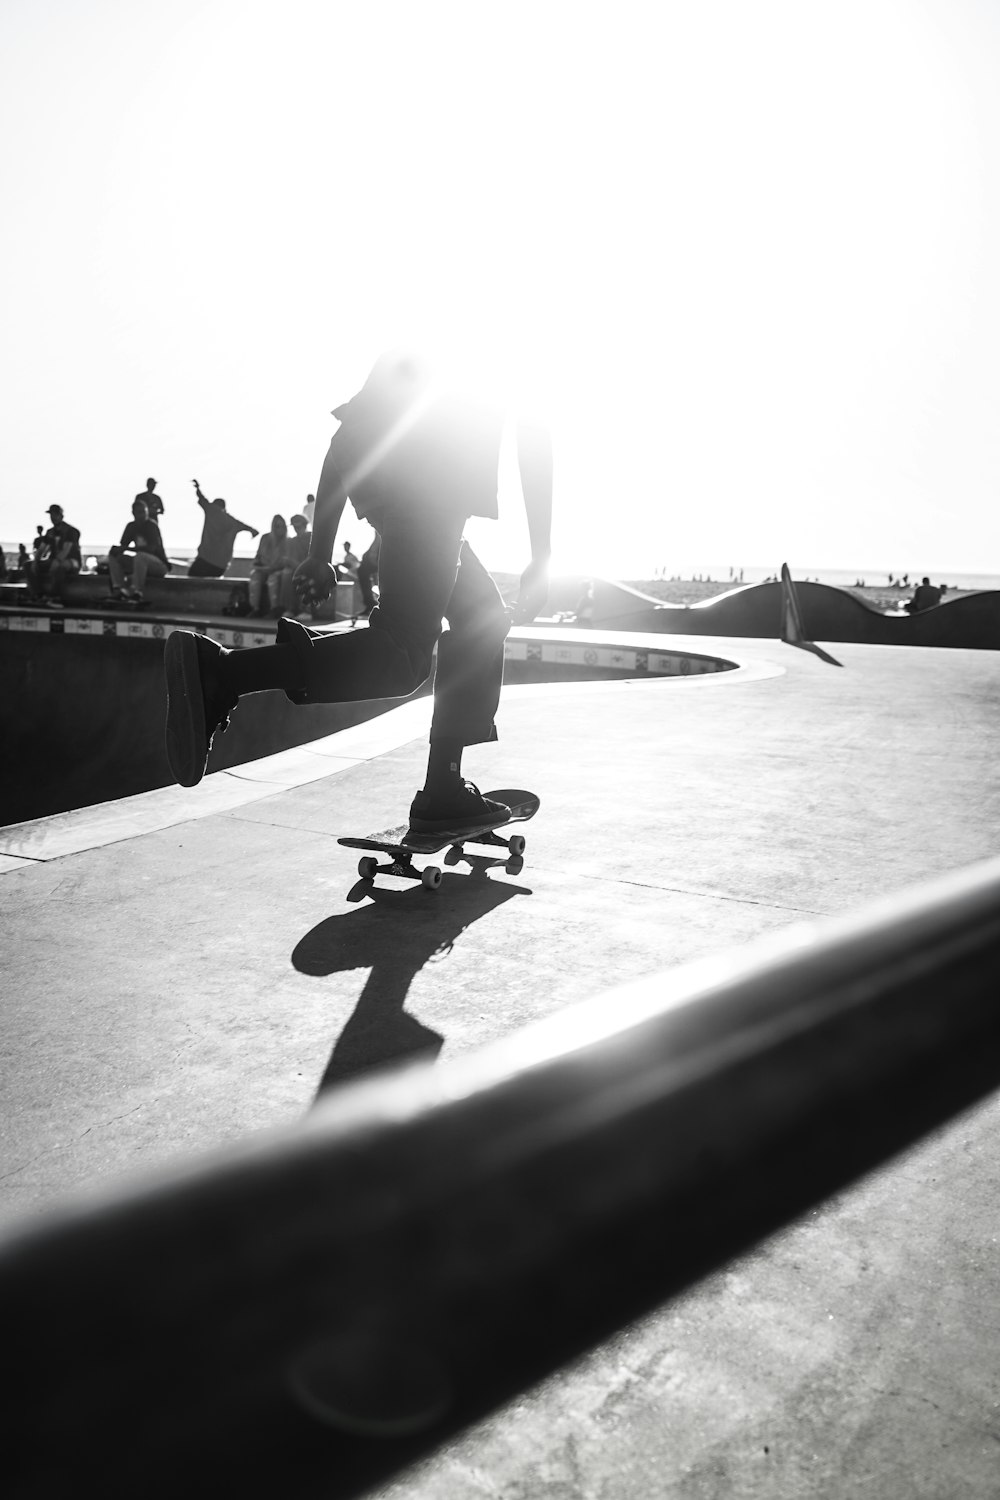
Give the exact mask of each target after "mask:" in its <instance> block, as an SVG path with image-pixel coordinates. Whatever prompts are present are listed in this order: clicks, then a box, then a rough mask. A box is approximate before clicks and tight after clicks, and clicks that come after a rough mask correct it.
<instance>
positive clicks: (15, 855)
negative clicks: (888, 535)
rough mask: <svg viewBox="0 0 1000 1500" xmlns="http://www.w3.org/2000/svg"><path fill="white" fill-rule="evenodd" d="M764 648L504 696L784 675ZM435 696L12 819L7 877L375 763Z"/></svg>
mask: <svg viewBox="0 0 1000 1500" xmlns="http://www.w3.org/2000/svg"><path fill="white" fill-rule="evenodd" d="M511 639H513V640H516V641H524V642H530V643H535V642H538V643H542V644H549V645H557V646H558V647H559V648H564V647H565V646H581V647H583V648H584V649H586V650H593V649H600V648H601V647H608V648H620V649H624V650H632V651H635V650H640V651H644V650H650V651H653V652H656V653H662V652H663V640H662V637H657V636H649V635H646V634H643V633H640V632H635V631H629V632H626V631H607V630H600V629H597V630H560V631H559V632H558V634H555V635H554V634H553V632H552V631H551V630H545V629H542V628H539V627H533V626H527V627H523V628H519V629H518V630H516V631H512V632H511ZM751 645H753V646H756V647H760V646H766V647H768V648H773V649H774V650H775V652H777V651H778V650H780V649H781V648H780V643H779V642H776V641H766V642H765V641H757V642H750V641H748V640H746V639H743V640H740V639H733V640H727V639H724V638H722V637H716V636H713V637H706V638H704V639H703V640H702V639H699V638H698V637H691V636H688V637H686V638H685V642H684V647H683V649H682V650H672V651H671V652H670V653H668V654H671V655H684V656H689V657H690V656H697V657H701V658H706V659H711V660H713V661H715V662H720V661H721V662H724V663H726V666H725V668H724V669H722V670H711V671H705V672H701V673H697V674H694V675H691V676H680V675H666V674H650V675H648V676H645V675H642V676H636V677H627V678H620V679H618V680H616V681H598V682H588V681H586V680H585V679H584V680H581V681H579V682H539V683H522V684H512V685H510V686H508V687H505V688H504V690H503V697H504V699H506V700H508V701H509V700H510V699H513V698H520V697H523V696H525V695H532V694H537V693H539V692H542V691H548V692H550V693H554V694H558V695H560V696H561V695H564V694H568V693H580V692H586V693H587V694H594V693H618V692H623V691H625V692H635V691H649V690H651V689H652V690H659V691H664V690H666V691H669V692H685V691H692V690H695V691H705V690H706V689H707V688H715V689H717V688H719V687H720V686H722V685H723V684H735V683H749V682H758V681H763V680H765V679H766V678H770V677H779V676H782V675H783V674H784V671H785V669H784V667H782V666H781V665H779V664H778V662H776V661H772V660H770V659H769V658H758V659H752V658H751V659H748V658H747V656H746V651H747V647H748V646H751ZM431 708H432V700H431V698H430V697H427V696H425V697H422V698H414V699H408V700H406V701H405V702H403V703H400V704H399V705H398V707H396V708H392V709H389V710H388V711H387V712H386V713H384V714H380V715H379V716H378V717H377V718H375V719H369V720H366V722H365V723H363V724H357V725H355V726H353V727H352V728H350V729H341V730H339V731H337V732H336V733H335V734H329V735H325V736H324V737H323V738H321V739H318V740H314V741H312V742H311V743H310V744H308V745H299V746H297V747H295V748H294V749H291V750H282V751H279V752H278V753H277V754H275V755H267V756H263V757H262V758H261V759H259V760H253V761H247V762H245V763H244V764H243V765H240V766H233V767H232V768H231V769H229V770H225V771H216V772H214V773H213V774H212V775H210V776H206V777H205V779H204V781H202V782H201V783H200V784H199V785H198V786H197V787H181V786H169V787H158V788H156V789H154V790H153V791H149V792H140V793H138V794H137V795H136V796H134V797H121V798H117V799H115V800H113V801H110V802H98V803H95V804H94V805H93V806H91V807H81V808H77V809H75V810H74V811H72V812H66V813H56V814H54V815H53V816H52V817H49V818H37V819H35V820H33V821H31V822H27V823H12V824H11V825H10V826H9V827H7V828H0V875H4V874H7V873H10V872H13V871H14V870H18V869H23V868H24V867H25V866H29V865H35V864H39V863H47V862H48V861H50V860H54V859H61V858H63V857H64V856H66V855H70V854H82V853H84V852H85V851H86V850H88V849H98V848H102V847H104V846H105V845H108V844H115V843H120V842H122V841H124V840H126V839H132V838H139V837H141V836H142V835H143V834H147V833H156V832H159V831H161V830H162V829H165V828H172V827H175V826H177V825H178V824H180V823H188V822H192V821H194V820H195V819H199V818H207V817H212V816H213V815H214V814H216V813H222V812H231V811H232V810H233V809H235V808H238V807H243V806H246V805H248V804H249V803H251V802H257V801H260V800H261V799H262V798H264V797H270V796H273V795H274V794H275V793H276V792H281V791H288V790H290V789H291V788H293V787H296V786H305V785H307V784H308V783H309V782H311V781H320V780H322V779H323V778H324V777H328V776H336V775H339V774H341V773H342V772H344V771H347V770H350V769H351V768H352V767H353V766H356V765H359V764H361V763H362V762H364V761H367V760H376V759H377V758H378V757H379V756H380V755H385V754H387V753H389V752H390V751H392V750H396V749H398V748H399V747H400V746H402V745H406V744H409V743H410V742H411V741H412V740H415V739H417V738H419V737H421V736H424V735H427V734H428V733H429V731H430V721H431Z"/></svg>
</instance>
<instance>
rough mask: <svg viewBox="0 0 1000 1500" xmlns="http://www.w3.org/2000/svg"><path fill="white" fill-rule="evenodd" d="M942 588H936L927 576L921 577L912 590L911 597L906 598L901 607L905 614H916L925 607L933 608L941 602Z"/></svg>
mask: <svg viewBox="0 0 1000 1500" xmlns="http://www.w3.org/2000/svg"><path fill="white" fill-rule="evenodd" d="M943 592H944V590H943V589H939V588H937V587H936V586H935V585H934V584H933V583H931V581H930V579H929V578H921V580H920V582H919V583H918V584H917V586H916V588H915V589H914V591H913V598H912V599H907V601H906V603H905V604H904V605H903V608H904V609H905V610H906V612H907V614H910V615H917V614H920V613H921V611H923V610H925V609H933V608H934V606H935V604H940V603H941V595H942V593H943Z"/></svg>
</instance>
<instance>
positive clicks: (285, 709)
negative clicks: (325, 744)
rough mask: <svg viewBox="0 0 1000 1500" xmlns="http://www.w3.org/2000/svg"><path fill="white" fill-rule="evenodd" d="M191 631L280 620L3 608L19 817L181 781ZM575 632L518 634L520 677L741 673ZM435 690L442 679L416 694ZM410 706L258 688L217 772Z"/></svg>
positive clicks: (231, 631) (242, 643)
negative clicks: (175, 775) (176, 753)
mask: <svg viewBox="0 0 1000 1500" xmlns="http://www.w3.org/2000/svg"><path fill="white" fill-rule="evenodd" d="M178 627H186V628H188V629H192V628H193V629H197V630H202V631H205V632H206V633H208V634H210V635H211V636H213V637H214V638H215V639H216V640H218V641H219V642H220V644H222V645H224V646H230V647H237V648H239V647H249V646H262V645H269V644H273V642H274V625H273V623H269V622H264V621H262V622H260V623H259V625H258V624H257V622H255V623H254V627H252V628H249V629H247V628H243V627H237V624H236V622H232V621H229V620H225V621H220V620H218V619H216V620H215V621H214V622H213V621H211V620H206V619H201V620H197V619H196V618H193V617H189V616H181V617H178V616H175V617H174V618H172V619H171V618H169V617H167V616H166V615H159V616H152V615H147V614H144V615H142V616H140V617H136V616H134V615H129V616H128V617H124V618H123V617H122V615H121V614H120V613H119V614H108V615H106V616H103V617H102V616H100V615H97V614H94V613H77V612H76V611H74V610H73V609H72V608H67V609H66V611H65V612H63V613H60V614H59V615H51V614H49V613H47V612H44V611H35V612H32V613H24V614H21V613H17V612H14V611H9V610H0V634H2V636H3V639H4V650H3V652H2V654H0V693H2V701H3V702H4V703H7V704H16V711H15V712H14V713H12V714H10V715H9V716H8V725H7V727H6V730H5V734H4V740H3V747H2V750H0V774H2V776H3V783H4V790H5V797H4V820H5V823H7V824H10V823H20V822H25V821H28V820H30V819H33V818H42V817H48V816H51V815H53V814H55V813H63V812H68V811H70V810H72V809H75V808H79V807H86V806H90V805H92V804H94V803H97V802H106V801H109V800H111V799H113V798H120V797H131V796H134V795H136V794H138V793H140V792H147V791H152V790H154V789H156V788H158V787H165V786H169V785H171V784H172V778H171V775H170V771H169V768H168V766H167V760H166V754H165V751H164V743H163V724H164V687H163V668H162V657H163V646H164V642H165V640H166V638H167V636H168V635H169V634H170V632H171V631H172V630H174V629H177V628H178ZM338 628H344V627H338ZM359 628H361V629H364V628H366V627H365V626H361V627H359ZM571 634H573V633H571V632H566V633H560V632H558V631H556V630H552V631H549V632H548V633H546V632H544V631H543V632H539V631H528V632H515V633H513V634H512V636H511V638H510V639H509V640H508V642H507V648H506V657H507V663H506V669H505V672H506V680H507V681H508V682H510V683H515V684H522V683H533V682H560V681H577V682H580V681H600V680H616V679H621V678H628V677H633V676H635V677H643V678H645V677H678V678H686V677H690V676H699V675H706V674H715V673H718V672H725V671H729V670H732V669H733V668H734V667H735V666H736V663H735V662H733V661H731V660H728V659H727V658H724V657H723V656H722V655H715V654H709V653H706V652H705V651H704V649H703V647H695V648H693V649H685V650H676V649H670V650H660V649H655V648H656V646H657V643H656V641H653V642H649V641H648V640H647V639H646V638H645V637H642V638H639V639H638V640H631V641H629V642H625V641H623V640H620V639H619V640H617V641H616V639H615V635H614V632H610V633H608V632H604V633H603V635H604V639H601V638H600V637H601V634H602V633H601V632H595V633H594V638H593V640H591V639H590V638H589V636H588V638H587V639H586V640H585V641H580V640H579V639H577V640H571V639H570V635H571ZM650 645H652V647H653V648H654V649H652V650H651V649H649V648H650ZM429 691H430V681H428V682H426V683H424V684H423V685H422V687H420V688H419V689H418V690H417V692H416V693H415V694H414V695H413V696H414V697H421V696H424V695H426V694H427V693H429ZM399 702H400V700H399V699H396V698H376V699H369V700H366V701H363V702H358V703H329V704H313V705H309V706H307V707H297V706H295V705H293V704H291V703H290V702H288V700H287V699H286V698H285V696H284V694H282V693H266V694H252V695H250V696H249V697H247V698H245V699H243V701H242V702H241V704H240V707H239V712H238V714H235V715H234V716H233V720H232V724H231V726H230V728H229V729H228V730H227V731H226V733H225V734H220V735H217V736H216V739H215V743H214V744H213V746H212V751H211V755H210V757H209V762H208V770H209V771H210V772H212V771H222V770H230V769H232V768H233V767H236V766H240V765H243V764H244V763H245V762H247V761H251V760H257V759H259V758H261V757H264V756H269V755H274V754H277V753H279V752H281V751H285V750H290V749H294V748H295V747H297V746H302V745H307V744H309V743H311V742H312V741H315V740H317V739H320V738H322V737H325V736H328V735H331V734H335V733H337V732H339V731H340V730H344V729H350V728H352V727H354V726H355V725H358V724H363V723H365V722H367V721H368V720H370V719H373V718H376V717H377V716H378V715H380V714H382V713H384V712H385V711H386V710H387V709H389V708H392V707H395V706H396V704H398V703H399Z"/></svg>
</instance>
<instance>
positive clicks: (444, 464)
mask: <svg viewBox="0 0 1000 1500" xmlns="http://www.w3.org/2000/svg"><path fill="white" fill-rule="evenodd" d="M334 416H336V417H337V418H338V419H339V420H340V423H341V426H340V428H339V430H338V431H337V432H336V433H335V434H334V437H333V440H332V443H331V449H330V451H331V454H332V456H333V457H334V459H335V460H336V461H337V465H338V467H339V469H340V472H341V474H342V475H343V477H344V481H345V486H346V489H347V493H348V494H349V496H350V498H351V503H352V505H353V506H354V509H355V511H356V512H357V514H358V515H359V516H360V517H362V518H367V517H370V516H371V515H372V514H373V512H374V513H376V514H377V513H378V512H379V511H382V510H385V509H386V508H387V507H389V506H396V505H420V506H426V507H429V508H436V509H437V508H443V509H446V510H448V511H452V512H456V513H458V514H460V515H462V516H486V517H489V518H490V519H494V520H495V519H496V516H497V469H498V465H499V459H500V439H501V437H502V435H503V423H504V412H503V408H502V407H501V406H500V405H498V404H495V403H494V402H492V401H490V400H489V399H488V398H487V397H484V396H480V395H478V394H477V393H475V392H471V391H469V390H465V389H459V388H458V387H457V386H456V385H447V384H443V383H440V382H438V381H436V380H435V379H434V378H433V376H432V375H431V372H430V371H429V369H428V368H427V367H426V366H424V365H423V364H421V362H420V361H419V360H418V359H415V358H410V357H408V356H405V355H387V356H383V358H382V359H380V360H379V361H378V362H377V363H376V365H375V367H374V369H373V370H372V372H371V374H370V375H369V376H368V379H367V380H366V381H365V383H364V385H363V386H362V388H361V390H360V391H358V393H357V395H356V396H352V398H351V399H350V401H346V402H345V403H344V404H343V405H342V406H338V407H337V409H336V411H335V412H334Z"/></svg>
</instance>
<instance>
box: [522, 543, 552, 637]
mask: <svg viewBox="0 0 1000 1500" xmlns="http://www.w3.org/2000/svg"><path fill="white" fill-rule="evenodd" d="M548 597H549V565H548V562H547V561H546V560H545V559H544V558H537V557H536V558H533V559H532V560H531V562H530V563H529V564H528V566H527V567H526V568H525V570H524V572H523V573H522V574H521V586H520V589H519V590H518V595H517V603H516V604H515V605H514V624H515V625H530V624H531V622H532V620H533V619H534V618H535V616H536V615H537V614H539V613H540V611H541V610H542V609H543V608H544V605H545V601H546V599H548Z"/></svg>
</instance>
